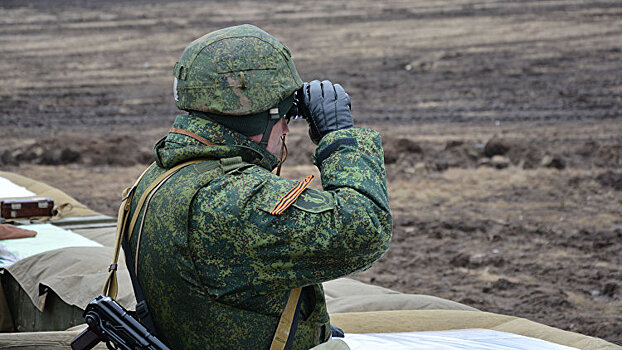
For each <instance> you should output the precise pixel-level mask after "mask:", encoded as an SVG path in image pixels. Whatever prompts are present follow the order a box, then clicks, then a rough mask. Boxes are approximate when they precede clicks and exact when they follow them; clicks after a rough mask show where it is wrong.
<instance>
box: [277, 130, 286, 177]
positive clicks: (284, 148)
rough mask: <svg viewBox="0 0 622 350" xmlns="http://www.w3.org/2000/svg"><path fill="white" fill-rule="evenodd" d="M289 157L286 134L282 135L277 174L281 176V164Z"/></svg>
mask: <svg viewBox="0 0 622 350" xmlns="http://www.w3.org/2000/svg"><path fill="white" fill-rule="evenodd" d="M285 159H287V146H286V145H285V135H281V156H280V157H279V166H278V167H277V168H276V175H277V176H281V166H282V165H283V163H285Z"/></svg>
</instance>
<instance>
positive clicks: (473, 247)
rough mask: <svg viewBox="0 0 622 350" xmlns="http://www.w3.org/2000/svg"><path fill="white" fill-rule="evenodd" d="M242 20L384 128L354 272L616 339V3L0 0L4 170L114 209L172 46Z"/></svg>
mask: <svg viewBox="0 0 622 350" xmlns="http://www.w3.org/2000/svg"><path fill="white" fill-rule="evenodd" d="M239 23H253V24H255V25H258V26H260V27H262V28H264V29H266V30H267V31H269V32H271V33H273V34H274V35H276V36H277V37H278V38H280V39H282V41H283V42H284V43H285V44H287V45H288V46H289V48H290V49H291V50H292V52H293V56H294V60H295V61H296V65H297V68H298V70H299V72H300V74H301V76H302V77H303V79H304V80H312V79H326V78H328V79H331V80H333V81H336V82H339V83H341V84H342V85H343V86H344V87H345V88H346V90H347V91H348V92H349V93H350V95H351V97H352V100H353V111H354V115H355V119H356V120H355V122H356V123H357V124H358V125H359V126H371V127H374V128H376V129H378V130H380V131H381V133H382V134H383V139H384V143H385V161H386V164H387V175H388V182H389V190H390V195H391V206H392V210H393V214H394V217H395V226H394V240H393V243H392V247H391V249H390V250H389V252H388V254H387V255H386V256H385V257H384V258H383V259H382V260H381V261H380V262H379V263H378V264H377V265H376V266H374V267H373V268H372V269H371V270H369V271H366V272H364V273H362V274H359V275H357V276H356V278H359V279H361V280H364V281H369V282H372V283H375V284H379V285H383V286H387V287H390V288H394V289H398V290H401V291H404V292H412V293H427V294H433V295H437V296H441V297H445V298H450V299H453V300H457V301H460V302H463V303H466V304H469V305H472V306H475V307H478V308H480V309H482V310H487V311H493V312H500V313H505V314H511V315H517V316H522V317H527V318H529V319H532V320H535V321H539V322H543V323H546V324H549V325H552V326H556V327H560V328H563V329H568V330H572V331H578V332H581V333H584V334H588V335H593V336H597V337H602V338H604V339H607V340H610V341H614V342H618V343H622V334H621V332H620V329H622V311H621V310H622V292H621V291H620V287H621V286H622V256H621V255H620V253H619V252H620V250H621V249H622V219H621V216H620V213H621V212H622V118H621V117H622V113H621V111H622V63H621V62H622V60H620V57H622V3H621V2H620V1H616V0H608V1H578V0H557V1H492V0H489V1H481V0H479V1H476V0H459V1H449V0H438V1H433V2H429V1H406V0H403V1H397V0H394V1H383V2H377V1H371V0H363V1H353V0H350V1H344V2H335V1H316V2H303V1H297V0H295V1H289V2H280V1H279V2H277V1H256V2H251V1H227V2H225V1H213V2H205V1H196V2H189V1H181V2H174V3H169V2H164V1H150V2H147V1H142V0H141V1H131V2H130V1H127V2H124V1H106V2H100V1H94V0H89V1H66V0H60V1H54V2H53V6H51V5H50V2H48V1H43V0H39V1H28V2H27V3H24V2H23V1H17V0H16V1H13V0H5V1H2V3H0V67H1V69H0V140H2V142H1V143H0V167H1V168H2V169H3V170H11V171H16V172H19V173H22V174H24V175H27V176H31V177H34V178H37V179H41V180H43V181H46V182H48V183H50V184H52V185H55V186H58V187H60V188H62V189H63V190H65V191H67V192H68V193H70V194H72V195H73V196H75V197H77V198H78V199H79V200H81V201H83V202H85V203H87V204H88V205H89V206H91V207H92V208H94V209H96V210H99V211H102V212H105V213H107V214H111V215H113V214H114V213H115V211H116V206H117V205H118V204H117V203H118V193H120V191H121V190H122V189H123V188H124V187H125V186H127V185H128V184H130V183H131V182H132V181H133V179H134V178H135V177H136V176H137V175H138V174H139V173H140V171H141V169H142V168H143V166H144V164H146V163H148V162H149V161H150V159H151V158H150V147H151V145H152V144H153V143H154V142H155V141H156V140H157V139H158V138H159V137H161V136H162V135H164V134H165V133H166V130H167V128H168V126H169V124H170V123H171V122H172V120H173V118H174V115H175V114H176V113H177V112H176V109H175V107H174V104H173V99H172V92H171V89H172V79H171V78H172V67H173V64H174V63H175V62H176V60H177V59H178V57H179V55H180V53H181V51H182V50H183V48H184V47H185V45H186V44H187V43H188V42H190V41H192V40H194V39H195V38H197V37H199V36H201V35H203V34H204V33H206V32H209V31H211V30H215V29H218V28H221V27H224V26H228V25H234V24H239ZM305 133H306V131H305V129H304V125H294V127H293V132H292V135H291V137H290V141H289V144H290V154H291V156H290V160H289V161H288V163H287V165H288V167H287V169H286V172H287V174H286V175H287V176H291V177H300V176H304V175H307V174H308V173H309V172H315V173H316V174H317V170H316V169H314V168H313V167H312V166H310V165H309V163H310V162H309V159H310V154H311V153H312V151H313V147H312V145H311V144H310V142H309V141H308V140H306V138H305ZM318 185H319V184H316V185H315V186H318Z"/></svg>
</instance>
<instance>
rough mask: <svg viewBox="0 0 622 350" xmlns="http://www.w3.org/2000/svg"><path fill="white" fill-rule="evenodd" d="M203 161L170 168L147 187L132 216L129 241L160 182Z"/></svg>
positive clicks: (192, 161) (128, 229)
mask: <svg viewBox="0 0 622 350" xmlns="http://www.w3.org/2000/svg"><path fill="white" fill-rule="evenodd" d="M203 161H205V159H195V160H191V161H189V162H186V163H181V164H178V165H176V166H175V167H173V168H170V169H169V170H167V171H166V172H165V173H164V174H162V175H160V176H158V178H157V179H155V180H154V181H153V182H152V183H151V185H149V187H147V188H146V189H145V191H144V192H143V194H142V196H140V200H139V201H138V204H137V205H136V210H135V211H134V215H133V216H132V221H130V225H129V226H128V227H127V239H128V240H129V239H130V238H132V232H133V231H134V226H136V220H138V217H139V216H140V215H138V214H139V213H140V211H141V210H142V207H143V204H144V203H145V201H146V200H147V197H149V193H151V191H153V189H154V188H156V187H157V186H158V185H159V184H160V182H162V181H164V180H165V179H166V178H168V177H169V176H170V175H171V174H174V173H176V172H177V171H179V170H180V169H181V168H183V167H186V166H188V165H190V164H194V163H198V162H203ZM128 209H129V208H128Z"/></svg>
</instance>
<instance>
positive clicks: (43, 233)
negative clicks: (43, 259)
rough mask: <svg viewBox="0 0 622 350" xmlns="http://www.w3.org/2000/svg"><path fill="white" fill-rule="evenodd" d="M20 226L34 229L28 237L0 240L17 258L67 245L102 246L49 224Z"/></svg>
mask: <svg viewBox="0 0 622 350" xmlns="http://www.w3.org/2000/svg"><path fill="white" fill-rule="evenodd" d="M19 227H20V228H23V229H26V230H32V231H36V232H37V235H36V236H34V237H29V238H17V239H4V240H1V241H0V244H2V245H3V246H4V247H3V248H4V249H6V250H7V251H9V252H10V253H11V254H13V255H14V256H16V257H17V258H19V259H24V258H27V257H29V256H33V255H35V254H39V253H43V252H47V251H50V250H55V249H60V248H67V247H103V246H102V245H101V244H99V243H97V242H95V241H93V240H90V239H88V238H86V237H84V236H81V235H79V234H77V233H74V232H72V231H69V230H65V229H62V228H60V227H57V226H54V225H51V224H34V225H22V226H19Z"/></svg>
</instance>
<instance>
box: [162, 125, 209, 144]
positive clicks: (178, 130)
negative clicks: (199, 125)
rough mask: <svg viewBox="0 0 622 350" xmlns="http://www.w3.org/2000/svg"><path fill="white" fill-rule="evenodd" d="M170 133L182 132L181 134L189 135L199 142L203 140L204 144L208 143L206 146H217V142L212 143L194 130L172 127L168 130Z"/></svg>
mask: <svg viewBox="0 0 622 350" xmlns="http://www.w3.org/2000/svg"><path fill="white" fill-rule="evenodd" d="M168 132H169V133H173V134H181V135H186V136H188V137H191V138H193V139H195V140H197V141H199V142H201V143H202V144H204V145H206V146H215V145H216V144H215V143H211V142H209V141H207V139H206V138H205V137H203V136H199V135H197V134H195V133H193V132H192V131H188V130H186V129H179V128H170V129H169V130H168Z"/></svg>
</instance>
